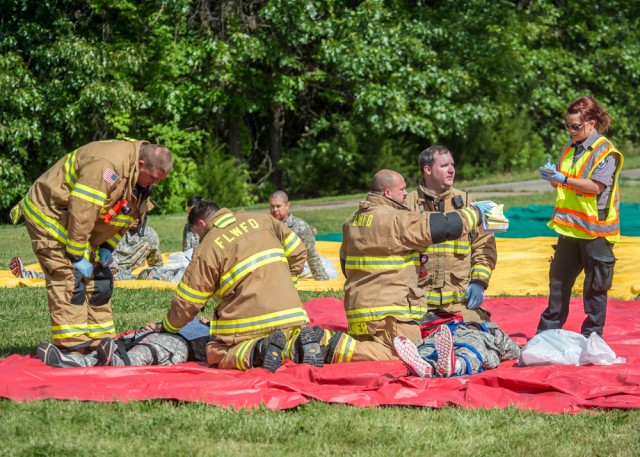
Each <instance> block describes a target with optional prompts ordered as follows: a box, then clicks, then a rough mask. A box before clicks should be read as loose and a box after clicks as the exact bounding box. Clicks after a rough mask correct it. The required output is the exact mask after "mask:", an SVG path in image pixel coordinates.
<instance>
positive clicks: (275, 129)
mask: <svg viewBox="0 0 640 457" xmlns="http://www.w3.org/2000/svg"><path fill="white" fill-rule="evenodd" d="M270 118H271V119H270V122H269V157H270V158H271V165H272V166H273V168H274V173H273V175H272V178H271V181H272V182H273V183H274V184H275V185H276V187H277V188H278V189H280V188H281V187H282V172H281V171H280V169H279V168H278V162H280V158H281V157H282V130H283V127H284V106H283V105H282V104H281V103H278V104H275V105H272V106H271V113H270Z"/></svg>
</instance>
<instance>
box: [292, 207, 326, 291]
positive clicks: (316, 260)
mask: <svg viewBox="0 0 640 457" xmlns="http://www.w3.org/2000/svg"><path fill="white" fill-rule="evenodd" d="M283 223H284V224H286V225H287V227H289V228H290V229H291V231H292V232H294V233H295V234H296V235H298V236H299V237H300V239H301V240H302V242H303V243H304V246H305V247H306V248H307V263H308V264H309V269H310V270H311V274H312V275H313V279H315V280H316V281H326V280H328V279H329V275H328V274H327V272H326V271H325V269H324V266H323V265H322V260H321V259H320V254H318V251H317V250H316V233H317V230H316V229H315V228H313V227H312V226H310V225H309V224H307V223H306V222H305V221H304V220H302V219H300V218H299V217H296V216H294V215H293V214H289V216H288V217H287V218H286V219H285V220H284V221H283Z"/></svg>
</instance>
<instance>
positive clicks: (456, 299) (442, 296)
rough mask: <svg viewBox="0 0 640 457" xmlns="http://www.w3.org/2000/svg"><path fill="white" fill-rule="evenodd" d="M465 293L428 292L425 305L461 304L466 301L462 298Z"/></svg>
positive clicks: (455, 291)
mask: <svg viewBox="0 0 640 457" xmlns="http://www.w3.org/2000/svg"><path fill="white" fill-rule="evenodd" d="M465 294H466V291H457V290H447V291H444V292H442V291H440V290H430V291H429V292H428V293H427V304H428V305H429V306H440V305H448V304H450V303H461V302H464V301H467V299H466V298H464V296H465Z"/></svg>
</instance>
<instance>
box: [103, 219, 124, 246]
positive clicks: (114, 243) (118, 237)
mask: <svg viewBox="0 0 640 457" xmlns="http://www.w3.org/2000/svg"><path fill="white" fill-rule="evenodd" d="M112 221H113V220H112ZM121 239H122V235H121V234H120V233H116V234H115V235H113V236H112V237H111V238H109V239H108V240H107V241H106V243H107V244H108V245H109V246H111V247H112V248H114V249H115V248H116V246H117V245H118V243H119V242H120V240H121Z"/></svg>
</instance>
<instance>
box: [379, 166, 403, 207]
mask: <svg viewBox="0 0 640 457" xmlns="http://www.w3.org/2000/svg"><path fill="white" fill-rule="evenodd" d="M371 192H373V193H376V194H380V195H382V196H384V197H387V198H389V199H391V200H393V201H395V202H397V203H400V204H404V200H405V198H406V196H407V184H406V183H405V182H404V178H403V177H402V175H401V174H400V173H398V172H396V171H393V170H380V171H379V172H377V173H376V174H375V176H374V177H373V181H372V182H371Z"/></svg>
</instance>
